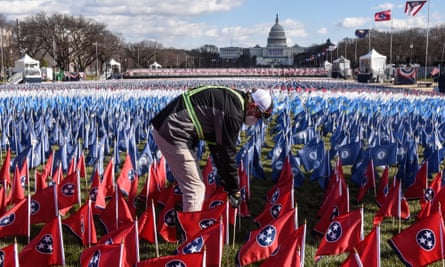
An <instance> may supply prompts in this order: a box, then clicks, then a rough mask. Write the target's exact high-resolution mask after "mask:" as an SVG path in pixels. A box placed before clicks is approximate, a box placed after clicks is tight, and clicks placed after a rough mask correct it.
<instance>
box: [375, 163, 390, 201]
mask: <svg viewBox="0 0 445 267" xmlns="http://www.w3.org/2000/svg"><path fill="white" fill-rule="evenodd" d="M388 193H389V168H388V166H386V167H385V169H384V170H383V173H382V177H380V183H379V188H378V189H377V196H376V197H375V202H376V203H377V205H378V206H379V207H381V206H382V205H383V203H384V202H385V199H386V197H387V196H388Z"/></svg>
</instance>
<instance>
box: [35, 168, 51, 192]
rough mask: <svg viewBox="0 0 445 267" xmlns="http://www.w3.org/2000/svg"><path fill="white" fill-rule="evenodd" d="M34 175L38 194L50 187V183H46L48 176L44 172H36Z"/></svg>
mask: <svg viewBox="0 0 445 267" xmlns="http://www.w3.org/2000/svg"><path fill="white" fill-rule="evenodd" d="M34 173H35V183H34V188H35V191H36V192H38V191H40V190H42V189H44V188H46V187H48V183H47V182H46V180H47V179H48V176H47V175H45V174H44V173H43V172H39V171H37V170H35V171H34Z"/></svg>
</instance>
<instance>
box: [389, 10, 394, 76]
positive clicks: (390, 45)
mask: <svg viewBox="0 0 445 267" xmlns="http://www.w3.org/2000/svg"><path fill="white" fill-rule="evenodd" d="M393 21H394V20H393V19H392V18H391V37H390V41H389V66H390V68H391V67H392V32H393Z"/></svg>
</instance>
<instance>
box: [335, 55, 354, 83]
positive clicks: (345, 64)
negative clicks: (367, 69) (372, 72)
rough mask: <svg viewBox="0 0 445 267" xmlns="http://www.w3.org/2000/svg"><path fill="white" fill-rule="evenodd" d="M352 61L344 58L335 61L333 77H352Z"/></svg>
mask: <svg viewBox="0 0 445 267" xmlns="http://www.w3.org/2000/svg"><path fill="white" fill-rule="evenodd" d="M351 73H352V72H351V61H350V60H349V59H347V58H345V57H343V56H340V57H339V58H337V59H335V60H334V61H333V63H332V76H333V77H334V75H335V77H337V76H341V77H343V78H345V77H350V76H351Z"/></svg>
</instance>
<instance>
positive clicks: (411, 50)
mask: <svg viewBox="0 0 445 267" xmlns="http://www.w3.org/2000/svg"><path fill="white" fill-rule="evenodd" d="M413 47H414V46H413V43H411V44H410V45H409V49H410V54H409V64H410V65H411V59H412V57H413Z"/></svg>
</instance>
